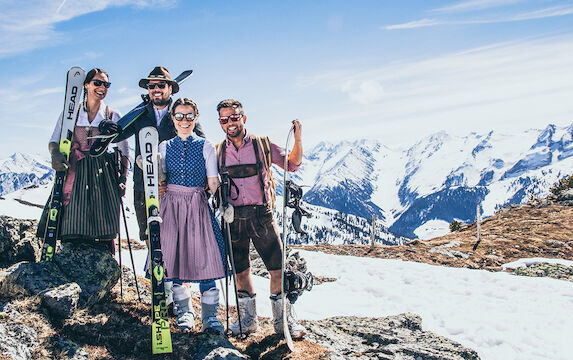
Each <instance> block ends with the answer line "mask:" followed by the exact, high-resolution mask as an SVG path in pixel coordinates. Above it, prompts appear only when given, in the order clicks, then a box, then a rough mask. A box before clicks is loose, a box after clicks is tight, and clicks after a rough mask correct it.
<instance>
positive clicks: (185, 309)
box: [173, 283, 195, 332]
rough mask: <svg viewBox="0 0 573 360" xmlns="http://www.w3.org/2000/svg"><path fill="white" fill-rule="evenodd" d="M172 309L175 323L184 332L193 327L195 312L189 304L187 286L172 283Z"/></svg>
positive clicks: (189, 297) (189, 296) (189, 298)
mask: <svg viewBox="0 0 573 360" xmlns="http://www.w3.org/2000/svg"><path fill="white" fill-rule="evenodd" d="M173 305H174V306H173V310H174V313H175V315H177V318H176V319H175V325H177V327H178V328H179V329H181V330H183V331H185V332H189V331H192V330H194V329H195V313H194V312H193V305H192V304H191V294H190V291H189V289H188V288H187V286H185V285H180V284H175V283H174V284H173Z"/></svg>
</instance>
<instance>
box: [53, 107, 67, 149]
mask: <svg viewBox="0 0 573 360" xmlns="http://www.w3.org/2000/svg"><path fill="white" fill-rule="evenodd" d="M63 115H64V113H63V112H61V113H60V116H58V120H57V122H56V126H55V127H54V131H53V132H52V136H51V137H50V142H54V143H56V144H59V143H60V134H61V133H62V116H63Z"/></svg>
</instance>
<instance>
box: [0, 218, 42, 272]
mask: <svg viewBox="0 0 573 360" xmlns="http://www.w3.org/2000/svg"><path fill="white" fill-rule="evenodd" d="M40 253H41V247H40V242H39V241H38V239H37V238H36V236H35V224H34V222H33V221H31V220H20V219H14V218H11V217H9V216H0V267H7V266H10V265H12V264H15V263H17V262H20V261H36V259H39V258H40Z"/></svg>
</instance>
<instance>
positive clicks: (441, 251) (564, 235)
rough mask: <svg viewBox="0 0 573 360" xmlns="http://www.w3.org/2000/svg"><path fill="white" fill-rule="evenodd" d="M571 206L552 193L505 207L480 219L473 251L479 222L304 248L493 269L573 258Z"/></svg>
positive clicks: (568, 201) (570, 202)
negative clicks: (392, 241)
mask: <svg viewBox="0 0 573 360" xmlns="http://www.w3.org/2000/svg"><path fill="white" fill-rule="evenodd" d="M570 196H571V195H570ZM572 198H573V196H572ZM571 205H573V201H571V200H565V201H557V200H555V199H554V198H553V200H551V198H549V199H543V200H535V201H532V202H531V203H528V204H525V205H522V206H521V205H513V206H508V207H506V208H503V209H501V210H500V211H498V212H497V213H496V214H495V215H494V216H492V217H490V218H488V219H486V220H484V221H482V223H481V237H482V239H481V242H480V243H479V245H478V247H477V249H476V250H475V251H474V250H473V247H474V245H475V243H476V241H477V236H476V232H477V231H476V224H475V223H474V224H472V225H470V226H468V227H466V228H465V229H463V230H461V231H457V232H454V233H450V234H447V235H444V236H440V237H436V238H433V239H430V240H414V241H410V242H408V243H406V244H404V245H398V246H385V245H377V246H376V247H375V248H374V249H371V248H370V246H367V245H341V246H331V245H328V244H319V245H316V246H303V247H301V248H303V249H305V250H311V251H323V252H327V253H336V254H347V255H352V256H367V257H377V258H385V259H402V260H405V261H416V262H423V263H428V264H433V265H445V266H453V267H466V268H470V269H486V270H493V271H500V270H502V264H505V263H509V262H512V261H515V260H518V259H523V258H534V257H545V258H556V259H566V260H573V236H572V234H573V206H571Z"/></svg>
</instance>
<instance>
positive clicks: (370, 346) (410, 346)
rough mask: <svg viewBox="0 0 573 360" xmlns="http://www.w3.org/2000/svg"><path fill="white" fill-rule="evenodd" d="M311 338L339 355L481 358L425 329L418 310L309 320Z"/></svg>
mask: <svg viewBox="0 0 573 360" xmlns="http://www.w3.org/2000/svg"><path fill="white" fill-rule="evenodd" d="M304 324H305V326H307V328H308V330H310V333H309V334H308V335H307V338H308V339H309V340H312V341H315V342H317V343H318V344H321V345H323V346H324V347H326V348H328V349H330V350H332V352H333V353H332V354H331V355H330V358H331V359H333V360H335V359H336V360H337V359H364V360H367V359H388V360H391V359H401V360H419V359H424V360H477V359H479V356H478V354H477V353H476V352H475V351H474V350H471V349H468V348H466V347H463V346H462V345H460V344H459V343H456V342H454V341H451V340H448V339H446V338H444V337H442V336H439V335H436V334H434V333H432V332H429V331H423V330H422V319H421V318H420V317H419V316H417V315H414V314H400V315H396V316H388V317H385V318H364V317H362V318H361V317H354V316H346V317H333V318H328V319H324V320H320V321H312V322H305V323H304Z"/></svg>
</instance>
